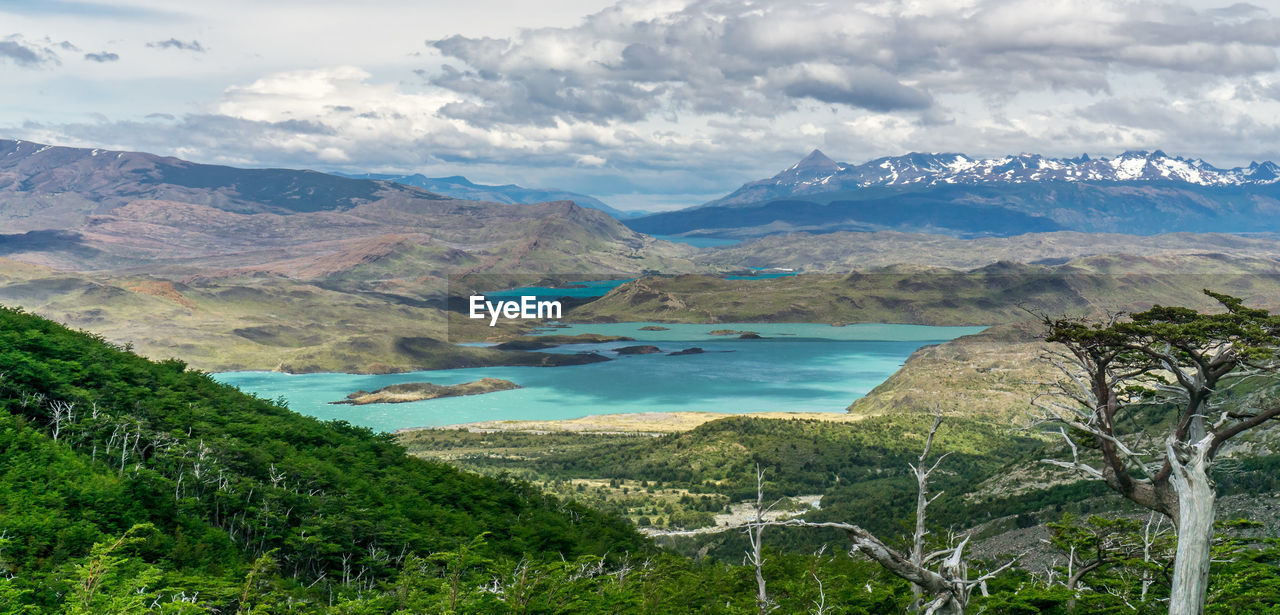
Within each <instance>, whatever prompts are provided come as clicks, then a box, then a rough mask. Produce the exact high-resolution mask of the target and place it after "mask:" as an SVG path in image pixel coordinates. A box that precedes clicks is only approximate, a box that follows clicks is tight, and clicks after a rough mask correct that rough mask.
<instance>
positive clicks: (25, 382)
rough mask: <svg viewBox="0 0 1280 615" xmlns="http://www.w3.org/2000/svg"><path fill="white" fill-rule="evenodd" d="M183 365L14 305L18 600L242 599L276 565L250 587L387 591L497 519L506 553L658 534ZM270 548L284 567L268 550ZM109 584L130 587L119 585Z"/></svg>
mask: <svg viewBox="0 0 1280 615" xmlns="http://www.w3.org/2000/svg"><path fill="white" fill-rule="evenodd" d="M185 367H186V366H185V364H183V363H182V362H181V361H177V360H169V361H163V362H158V363H157V362H152V361H148V360H146V359H143V358H141V357H138V356H136V355H133V354H130V353H128V352H126V351H124V350H122V349H118V348H113V347H111V346H109V345H108V344H105V343H104V342H103V341H102V340H101V339H100V338H97V337H95V336H92V335H89V334H86V333H80V332H73V331H70V330H67V329H66V328H64V327H61V326H59V325H56V324H54V323H52V322H49V321H47V320H43V319H40V318H37V317H34V316H31V315H28V314H24V313H22V312H20V311H16V310H8V309H4V310H0V408H2V409H3V410H4V412H3V413H0V532H3V534H0V536H4V537H5V538H6V541H7V542H6V543H5V544H4V547H3V550H2V551H0V557H2V558H3V559H2V562H3V565H4V566H3V567H4V568H5V569H6V570H5V571H7V573H8V574H12V575H14V577H15V578H14V579H13V580H10V581H7V582H5V584H4V590H3V591H4V592H5V593H6V596H21V597H22V598H21V599H22V600H23V601H24V602H26V603H28V604H30V605H34V606H38V607H40V608H54V607H56V606H57V605H58V604H65V606H66V608H67V609H72V608H75V609H80V610H81V611H82V612H86V613H88V612H103V611H102V609H104V608H107V606H109V607H110V608H112V609H117V610H119V611H120V612H132V611H131V609H133V610H137V609H138V608H143V607H139V606H138V605H139V604H142V602H146V603H147V604H148V605H150V604H151V603H153V602H156V600H157V598H158V597H159V594H158V593H156V592H157V591H158V588H161V587H167V586H168V585H169V584H171V583H178V582H181V583H182V584H183V589H185V590H187V591H189V592H200V595H201V596H202V598H207V599H208V603H209V604H221V605H223V606H224V608H226V607H227V606H230V605H236V604H238V603H239V602H241V601H242V600H243V598H242V597H241V594H240V592H239V591H236V590H237V589H239V588H240V585H241V581H242V579H243V576H244V574H245V572H246V570H248V571H255V570H256V571H258V577H255V578H254V580H253V582H252V584H251V586H252V587H257V586H258V585H259V584H260V582H262V577H263V576H264V575H265V576H270V577H272V578H273V579H274V580H273V581H271V584H272V586H273V587H275V588H277V590H278V592H283V593H286V594H289V595H294V596H297V597H305V596H307V595H309V594H312V593H317V592H319V593H323V594H324V595H327V594H328V592H329V591H331V590H332V589H333V588H334V587H335V586H342V587H346V586H353V587H364V588H371V587H374V586H376V585H377V584H379V583H381V582H383V581H385V580H387V579H390V578H393V577H394V576H395V575H396V574H397V569H398V565H399V563H400V562H401V561H402V559H403V558H404V557H405V556H406V555H407V554H409V553H419V554H429V553H433V552H441V551H446V550H449V549H456V548H458V547H459V546H460V545H468V544H471V541H472V540H473V539H474V538H475V537H476V536H478V535H480V534H482V533H485V532H488V536H487V540H486V541H485V542H484V543H483V545H482V547H481V548H482V549H483V550H484V552H485V554H486V556H488V557H501V558H516V559H519V558H524V557H528V558H530V559H531V560H532V561H536V560H540V559H544V558H548V557H551V558H556V559H559V558H560V557H561V556H565V557H570V558H572V557H577V556H579V555H586V554H596V555H604V554H606V553H609V552H613V553H625V552H633V553H640V552H644V551H645V550H646V549H647V548H648V547H646V544H645V542H644V541H643V540H642V539H641V538H640V537H639V536H638V535H637V534H635V533H634V531H633V530H631V529H630V528H629V527H628V526H627V525H626V524H625V523H624V522H622V521H620V520H617V519H615V518H611V517H607V516H604V515H601V514H599V513H596V512H594V511H591V510H588V509H586V508H583V507H581V506H579V505H577V504H573V503H567V502H562V501H559V500H556V499H554V498H550V497H547V496H545V495H544V494H542V493H540V492H539V491H537V490H536V489H534V488H533V487H531V486H530V485H528V484H524V483H518V482H513V481H509V480H499V479H495V478H487V477H482V476H476V475H472V474H466V473H462V472H459V471H458V470H455V469H453V468H452V467H449V466H447V465H444V464H440V463H432V462H426V461H422V460H420V459H416V458H412V457H409V456H407V455H405V454H404V449H403V448H401V447H400V446H399V445H397V444H395V442H394V441H393V440H392V439H391V438H390V436H387V435H385V434H375V433H372V432H371V431H369V430H367V429H363V428H357V427H354V426H351V425H348V424H346V423H342V422H331V423H323V422H320V421H317V420H315V419H311V418H307V417H303V416H300V415H298V414H295V413H293V412H290V411H289V410H287V409H286V408H283V407H281V406H280V405H278V404H276V403H272V402H269V401H266V400H262V399H258V398H255V397H252V396H248V395H245V394H242V393H241V392H239V391H238V390H236V389H233V388H230V387H227V386H224V385H220V384H218V383H216V382H215V381H213V380H212V379H211V378H209V377H208V376H206V375H204V374H201V373H197V372H192V371H187V370H186V369H185ZM144 528H145V529H144ZM144 533H145V536H143V535H142V534H144ZM267 554H271V558H270V561H272V562H274V568H273V572H270V574H268V573H267V572H266V571H265V569H262V568H261V566H260V565H257V564H254V562H255V561H257V562H258V563H259V564H261V562H262V561H263V560H262V559H261V558H262V557H263V556H266V555H267ZM85 558H88V559H85ZM5 571H0V572H5ZM126 576H127V577H129V578H131V579H133V581H131V582H133V583H135V585H128V584H127V583H124V582H123V580H122V579H124V577H126ZM86 579H87V580H88V581H86ZM286 579H287V581H286ZM89 581H91V583H90V584H89V585H87V586H82V583H83V582H89ZM78 583H81V584H78ZM144 586H145V589H144ZM95 587H101V588H102V590H97V589H94V588H95ZM111 587H115V588H117V589H118V590H119V591H121V592H124V593H125V594H128V595H127V596H125V597H121V596H123V594H122V595H121V596H117V595H116V594H114V593H110V592H107V593H103V592H104V591H106V589H107V588H111ZM308 587H310V588H311V589H310V591H308V590H307V589H306V588H308ZM75 588H81V589H75ZM179 591H181V590H179ZM317 595H319V594H317ZM148 597H150V598H149V600H147V599H145V598H148ZM126 598H127V599H126ZM118 600H123V602H120V601H118ZM76 601H79V602H76ZM103 601H108V602H103ZM160 602H163V600H161V601H160ZM76 605H78V606H76ZM104 605H107V606H104ZM145 608H147V609H149V608H152V607H150V606H146V607H145ZM254 609H255V610H256V609H257V607H256V606H254ZM144 610H145V609H144ZM138 612H142V611H138ZM148 612H150V611H148Z"/></svg>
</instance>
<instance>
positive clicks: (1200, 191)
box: [624, 150, 1280, 238]
mask: <svg viewBox="0 0 1280 615" xmlns="http://www.w3.org/2000/svg"><path fill="white" fill-rule="evenodd" d="M624 223H625V224H626V225H627V226H629V227H631V228H632V229H634V230H637V231H640V232H643V233H650V234H658V235H678V234H687V235H705V236H711V237H733V238H747V237H759V236H763V235H771V234H776V233H787V232H795V231H803V232H814V233H825V232H831V231H879V230H897V231H911V232H927V233H944V234H948V235H957V236H985V235H1017V234H1021V233H1029V232H1045V231H1059V230H1070V231H1082V232H1088V233H1096V232H1109V233H1131V234H1140V235H1148V234H1155V233H1168V232H1175V231H1187V232H1219V233H1256V232H1280V166H1277V165H1276V164H1275V163H1272V162H1263V163H1253V164H1251V165H1249V166H1247V167H1237V168H1234V169H1221V168H1218V167H1215V166H1213V165H1211V164H1209V163H1207V162H1205V161H1203V160H1200V159H1194V158H1193V159H1187V158H1179V157H1173V156H1169V155H1167V154H1165V153H1164V152H1161V151H1158V150H1157V151H1154V152H1141V151H1133V152H1125V153H1123V154H1121V155H1119V156H1116V157H1114V158H1090V157H1088V156H1080V157H1079V158H1046V157H1044V156H1038V155H1033V154H1020V155H1017V156H1004V157H1001V158H987V159H979V158H971V157H969V156H966V155H964V154H907V155H905V156H892V157H886V158H878V159H876V160H872V161H870V162H867V163H864V164H859V165H852V164H845V163H839V162H836V161H834V160H832V159H830V158H828V157H827V156H825V155H824V154H823V153H822V152H820V151H817V150H814V152H813V153H812V154H809V155H808V156H807V157H805V158H804V159H803V160H801V161H800V162H798V163H796V164H795V165H793V166H792V167H791V168H789V169H787V170H785V171H782V172H781V173H778V174H777V175H774V176H773V177H770V178H768V179H762V180H759V181H754V182H750V183H748V184H745V185H743V186H742V187H741V188H739V189H738V190H736V191H734V192H733V193H732V194H729V195H727V196H725V197H724V198H721V199H717V200H715V201H711V202H710V203H707V204H705V205H700V206H697V207H691V208H689V209H683V210H679V211H672V212H664V213H660V214H654V215H651V216H646V217H643V218H638V219H634V220H627V221H625V222H624Z"/></svg>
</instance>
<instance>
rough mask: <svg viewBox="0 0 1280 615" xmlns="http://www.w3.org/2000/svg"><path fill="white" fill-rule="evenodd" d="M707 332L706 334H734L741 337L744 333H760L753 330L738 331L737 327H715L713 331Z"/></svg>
mask: <svg viewBox="0 0 1280 615" xmlns="http://www.w3.org/2000/svg"><path fill="white" fill-rule="evenodd" d="M707 334H708V335H736V336H738V337H742V336H744V335H756V336H758V335H760V334H759V333H756V332H755V331H738V330H737V329H716V330H714V331H708V332H707Z"/></svg>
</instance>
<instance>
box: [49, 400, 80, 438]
mask: <svg viewBox="0 0 1280 615" xmlns="http://www.w3.org/2000/svg"><path fill="white" fill-rule="evenodd" d="M75 409H76V402H73V401H70V402H68V401H61V400H56V399H55V400H53V402H51V403H50V404H49V420H50V422H51V423H52V427H51V430H52V434H51V435H52V436H53V441H54V442H57V441H58V436H59V435H61V434H62V427H63V425H70V424H71V423H72V422H74V421H75V420H76V415H75Z"/></svg>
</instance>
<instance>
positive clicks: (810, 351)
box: [214, 323, 984, 431]
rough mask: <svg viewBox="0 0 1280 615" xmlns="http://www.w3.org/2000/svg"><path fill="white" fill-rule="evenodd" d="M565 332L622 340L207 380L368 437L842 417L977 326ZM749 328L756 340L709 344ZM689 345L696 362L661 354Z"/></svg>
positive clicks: (608, 327)
mask: <svg viewBox="0 0 1280 615" xmlns="http://www.w3.org/2000/svg"><path fill="white" fill-rule="evenodd" d="M655 324H656V323H617V324H590V325H572V326H570V327H568V328H565V329H555V330H552V331H549V333H555V334H569V335H572V334H577V333H601V334H606V335H625V336H628V337H633V338H635V339H636V340H637V341H634V342H613V343H607V344H574V345H566V346H560V347H558V348H553V349H549V350H547V352H581V351H598V352H600V353H601V354H604V355H606V356H610V357H616V358H614V359H613V360H612V361H608V362H603V363H593V364H590V365H575V366H567V367H482V368H470V369H450V370H435V371H426V372H412V373H405V374H387V375H358V374H281V373H275V372H227V373H221V374H215V375H214V378H216V379H217V380H219V381H221V382H225V383H227V384H232V385H235V386H238V387H240V388H241V389H242V390H244V391H246V392H251V393H255V394H257V395H259V396H260V397H265V398H270V399H275V398H277V397H284V398H285V399H286V400H288V403H289V407H290V408H292V409H293V410H295V411H298V412H301V413H304V414H309V415H312V416H316V417H319V418H322V419H344V420H346V421H349V422H351V423H353V424H356V425H363V426H367V427H371V428H373V429H376V430H380V431H394V430H396V429H403V428H407V427H425V426H435V425H452V424H457V423H469V422H475V421H489V420H549V419H567V418H576V417H580V416H586V415H589V414H617V413H622V412H659V411H661V412H671V411H707V412H725V413H743V412H761V411H806V412H842V411H844V409H845V408H846V407H847V406H848V405H849V404H850V403H852V402H853V401H854V400H855V399H857V398H859V397H861V396H863V395H865V394H866V393H867V392H868V391H870V390H871V389H872V388H874V387H875V386H876V385H878V384H880V383H881V382H884V380H885V379H887V378H888V377H889V376H890V375H892V374H893V373H894V372H895V371H897V369H898V368H899V367H900V366H901V365H902V363H903V361H905V360H906V358H907V357H908V356H910V355H911V353H912V352H914V351H915V350H916V349H917V348H919V347H921V346H923V345H926V344H936V343H941V342H944V341H946V340H949V339H952V338H955V337H959V336H961V335H968V334H972V333H977V332H979V331H981V330H982V329H983V328H984V327H925V326H919V325H878V324H868V325H849V326H847V327H832V326H829V325H820V324H759V323H752V324H746V323H738V324H732V323H730V324H724V323H722V324H715V325H679V324H662V325H660V326H663V327H667V328H668V330H667V331H641V330H640V328H641V327H643V326H646V325H655ZM716 329H735V330H744V331H754V332H757V333H759V334H760V335H762V336H764V338H765V339H746V340H744V339H738V338H737V337H736V336H715V335H710V332H711V331H713V330H716ZM637 344H651V345H655V346H658V347H659V348H661V349H662V351H663V354H648V355H627V356H619V355H617V354H616V353H613V352H611V350H612V349H614V348H620V347H623V346H632V345H637ZM694 346H697V347H699V348H702V349H703V350H705V351H706V352H705V353H703V354H694V355H684V356H668V355H667V354H665V353H668V352H672V351H677V350H683V349H686V348H690V347H694ZM486 376H488V377H493V378H502V379H505V380H510V381H512V382H515V383H516V384H518V385H520V386H521V387H523V388H521V389H516V390H511V391H500V392H497V393H487V394H484V395H471V396H465V397H451V398H444V399H433V400H427V401H419V402H409V403H402V404H369V405H364V406H347V405H329V403H328V402H331V401H336V400H340V399H343V398H344V397H346V396H347V394H348V393H352V392H354V391H357V390H367V391H372V390H374V389H378V388H381V387H384V386H387V385H390V384H397V383H402V382H432V383H435V384H458V383H462V382H469V381H472V380H477V379H479V378H483V377H486Z"/></svg>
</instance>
